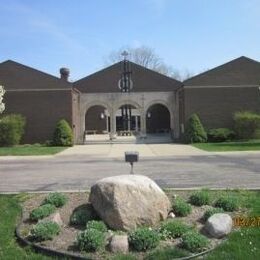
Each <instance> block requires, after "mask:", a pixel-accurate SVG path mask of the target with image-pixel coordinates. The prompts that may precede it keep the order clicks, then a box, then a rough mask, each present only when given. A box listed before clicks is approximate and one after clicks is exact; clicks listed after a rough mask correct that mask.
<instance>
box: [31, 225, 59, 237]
mask: <svg viewBox="0 0 260 260" xmlns="http://www.w3.org/2000/svg"><path fill="white" fill-rule="evenodd" d="M59 232H60V227H59V225H58V224H57V223H55V222H52V221H42V222H39V223H37V224H36V225H35V226H34V227H33V229H32V231H31V234H32V236H33V238H34V239H35V240H37V241H44V240H48V239H53V238H54V236H56V235H58V234H59Z"/></svg>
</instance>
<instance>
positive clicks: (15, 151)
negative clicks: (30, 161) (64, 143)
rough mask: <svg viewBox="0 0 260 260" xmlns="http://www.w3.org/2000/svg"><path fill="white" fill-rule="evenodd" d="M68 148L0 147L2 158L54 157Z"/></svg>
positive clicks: (38, 146) (41, 146) (40, 146)
mask: <svg viewBox="0 0 260 260" xmlns="http://www.w3.org/2000/svg"><path fill="white" fill-rule="evenodd" d="M65 149H67V147H59V146H44V145H28V144H26V145H19V146H12V147H0V156H7V155H16V156H17V155H22V156H24V155H52V154H56V153H59V152H61V151H63V150H65Z"/></svg>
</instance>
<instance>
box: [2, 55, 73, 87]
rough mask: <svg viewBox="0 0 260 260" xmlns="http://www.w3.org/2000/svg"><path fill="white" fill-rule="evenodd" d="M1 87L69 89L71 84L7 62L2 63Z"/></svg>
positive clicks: (13, 62)
mask: <svg viewBox="0 0 260 260" xmlns="http://www.w3.org/2000/svg"><path fill="white" fill-rule="evenodd" d="M0 85H3V86H4V87H5V89H6V90H22V89H29V90H35V89H46V90H49V89H69V88H70V87H71V83H69V82H66V81H65V80H62V79H60V78H57V77H54V76H52V75H50V74H47V73H44V72H42V71H39V70H36V69H33V68H31V67H28V66H25V65H23V64H20V63H18V62H15V61H12V60H7V61H4V62H2V63H0Z"/></svg>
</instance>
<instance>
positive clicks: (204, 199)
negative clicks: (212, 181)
mask: <svg viewBox="0 0 260 260" xmlns="http://www.w3.org/2000/svg"><path fill="white" fill-rule="evenodd" d="M189 201H190V203H191V204H192V205H195V206H202V205H208V204H209V203H210V196H209V192H208V191H207V190H201V191H197V192H195V193H193V194H191V196H190V200H189Z"/></svg>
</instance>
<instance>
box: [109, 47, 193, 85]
mask: <svg viewBox="0 0 260 260" xmlns="http://www.w3.org/2000/svg"><path fill="white" fill-rule="evenodd" d="M123 51H127V52H128V57H127V59H128V60H130V61H132V62H134V63H137V64H139V65H141V66H144V67H146V68H148V69H151V70H154V71H157V72H159V73H161V74H164V75H167V76H169V77H172V78H175V79H177V80H183V76H185V75H188V74H189V75H190V74H191V73H190V72H189V73H187V72H188V71H186V72H185V73H186V74H183V75H182V73H181V72H180V71H179V70H178V69H173V67H172V66H169V65H167V64H165V62H164V61H163V59H162V58H160V57H159V56H158V55H157V54H156V52H155V51H154V49H151V48H149V47H146V46H142V47H138V48H130V47H126V48H121V49H120V50H118V51H113V52H111V53H110V54H109V56H108V57H107V59H106V62H105V63H106V65H110V64H113V63H116V62H118V61H121V60H122V52H123ZM184 78H185V79H186V78H187V76H186V77H184Z"/></svg>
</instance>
